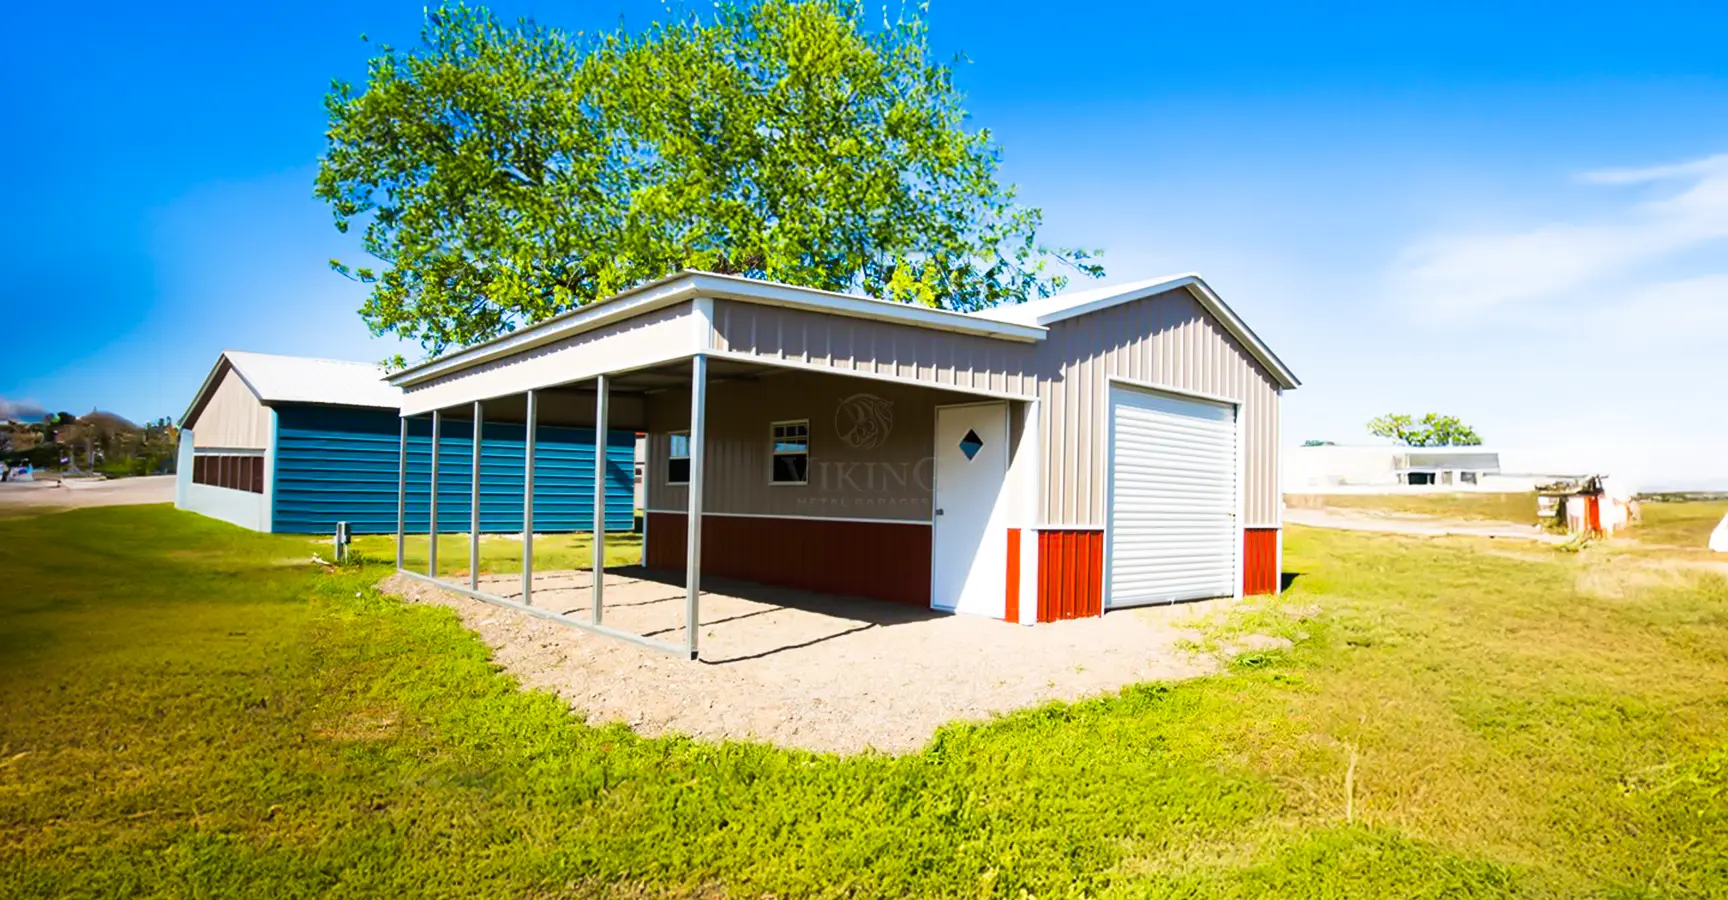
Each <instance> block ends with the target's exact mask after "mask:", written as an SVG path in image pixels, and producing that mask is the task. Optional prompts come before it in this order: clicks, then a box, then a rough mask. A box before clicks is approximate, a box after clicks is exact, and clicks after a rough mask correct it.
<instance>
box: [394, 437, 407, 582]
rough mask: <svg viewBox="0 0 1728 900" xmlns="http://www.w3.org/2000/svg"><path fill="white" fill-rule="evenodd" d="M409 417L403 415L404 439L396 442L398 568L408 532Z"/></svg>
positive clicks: (400, 566) (400, 564) (400, 565)
mask: <svg viewBox="0 0 1728 900" xmlns="http://www.w3.org/2000/svg"><path fill="white" fill-rule="evenodd" d="M407 519H408V417H407V416H403V417H402V439H401V440H400V441H398V442H397V444H396V568H398V569H400V568H402V541H403V540H404V535H406V534H407V533H408V526H407V524H406V522H407Z"/></svg>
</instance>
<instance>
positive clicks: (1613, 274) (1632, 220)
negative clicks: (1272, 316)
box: [1391, 155, 1728, 320]
mask: <svg viewBox="0 0 1728 900" xmlns="http://www.w3.org/2000/svg"><path fill="white" fill-rule="evenodd" d="M1580 180H1581V181H1583V182H1584V183H1586V184H1588V185H1592V186H1634V185H1665V184H1668V183H1671V182H1680V183H1681V186H1680V187H1679V188H1678V190H1677V191H1675V192H1673V193H1670V194H1668V195H1666V196H1663V197H1660V198H1658V199H1654V200H1643V201H1640V202H1630V203H1628V204H1626V205H1625V206H1624V207H1622V208H1620V209H1618V210H1614V211H1612V212H1610V213H1608V214H1605V215H1601V216H1597V217H1595V218H1594V219H1593V220H1592V221H1587V222H1550V223H1546V224H1543V225H1539V226H1536V227H1533V228H1528V229H1524V230H1507V231H1491V232H1481V233H1474V234H1458V235H1443V236H1439V237H1432V238H1428V239H1425V240H1422V241H1419V242H1417V243H1415V244H1413V245H1411V246H1410V247H1409V248H1407V249H1406V250H1405V251H1404V252H1403V253H1402V254H1401V255H1400V257H1399V258H1398V260H1397V261H1396V263H1395V264H1394V266H1393V271H1392V278H1391V282H1392V289H1393V291H1394V294H1395V295H1396V296H1397V297H1398V298H1399V299H1400V300H1401V301H1402V302H1404V303H1406V304H1409V305H1410V306H1411V308H1412V310H1413V311H1414V312H1415V313H1416V315H1418V316H1419V317H1420V318H1423V319H1434V320H1458V319H1465V320H1471V319H1481V318H1484V317H1486V316H1487V315H1488V314H1490V313H1508V312H1512V313H1516V312H1518V311H1520V310H1523V309H1527V308H1529V307H1532V306H1539V305H1541V304H1543V303H1544V302H1545V301H1554V300H1562V299H1568V300H1572V301H1574V302H1581V303H1585V304H1593V303H1594V301H1596V300H1597V299H1599V298H1600V297H1601V296H1603V293H1604V291H1601V290H1598V289H1602V288H1608V287H1610V286H1611V283H1612V282H1614V281H1615V280H1616V279H1623V278H1629V277H1630V276H1631V275H1633V274H1634V273H1635V272H1636V271H1637V270H1639V269H1640V268H1641V267H1644V266H1646V265H1649V264H1653V263H1656V262H1659V261H1661V260H1663V259H1666V258H1669V257H1672V256H1674V255H1677V254H1680V253H1683V252H1685V251H1688V250H1692V249H1694V248H1697V247H1700V246H1704V245H1707V244H1709V243H1712V242H1715V241H1720V240H1724V239H1728V155H1719V156H1712V157H1708V158H1705V159H1699V160H1693V161H1690V162H1684V163H1678V164H1673V165H1663V166H1653V167H1648V168H1642V169H1615V170H1604V171H1598V172H1589V173H1585V174H1584V175H1582V176H1580ZM1587 288H1588V289H1590V293H1591V295H1592V296H1588V297H1568V296H1567V295H1568V294H1572V293H1574V292H1581V291H1584V290H1585V289H1587Z"/></svg>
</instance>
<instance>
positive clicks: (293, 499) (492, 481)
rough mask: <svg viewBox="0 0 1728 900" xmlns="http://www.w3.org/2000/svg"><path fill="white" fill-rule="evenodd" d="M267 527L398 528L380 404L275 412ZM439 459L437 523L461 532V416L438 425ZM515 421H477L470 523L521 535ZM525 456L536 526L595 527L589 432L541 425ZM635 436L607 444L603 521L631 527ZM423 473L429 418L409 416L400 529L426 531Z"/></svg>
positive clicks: (392, 454) (464, 458)
mask: <svg viewBox="0 0 1728 900" xmlns="http://www.w3.org/2000/svg"><path fill="white" fill-rule="evenodd" d="M277 415H278V417H279V418H278V426H277V439H276V467H275V488H276V494H275V496H276V504H275V530H276V531H281V532H290V533H298V534H328V533H329V532H330V531H332V530H333V529H334V527H335V523H336V522H339V521H345V522H348V523H350V525H351V526H352V527H353V529H354V532H355V533H357V534H390V533H394V532H395V531H396V444H397V441H398V438H399V434H398V429H399V428H400V427H401V426H400V420H399V419H398V418H397V417H396V414H395V413H393V412H388V411H381V410H354V409H330V408H323V407H304V406H302V407H288V406H285V407H279V408H278V409H277ZM443 431H444V434H443V439H442V440H441V441H440V444H441V445H442V452H441V453H440V455H439V458H438V530H439V531H441V532H447V533H450V532H459V531H460V532H465V531H467V530H468V492H469V485H470V483H471V482H470V480H469V478H470V475H471V474H472V473H471V469H472V468H473V465H472V463H473V455H472V454H473V445H472V444H471V443H470V435H471V434H472V432H471V430H470V426H469V423H467V422H445V423H444V429H443ZM524 432H525V429H524V428H523V427H522V426H521V425H510V424H505V423H487V424H486V425H485V429H484V430H483V431H482V432H481V459H480V529H481V530H482V531H492V532H519V531H521V530H522V457H523V436H524ZM537 437H538V441H537V447H536V451H535V454H534V530H535V531H537V532H543V531H588V530H589V529H590V528H592V527H593V522H594V429H592V428H555V427H548V426H542V427H541V428H540V430H539V434H538V436H537ZM635 461H636V436H635V434H634V433H632V432H629V431H613V432H611V433H610V434H609V435H608V436H607V439H606V527H607V528H608V529H615V530H618V531H628V530H629V529H630V528H631V527H632V526H633V525H634V524H635V509H634V503H635V494H634V486H635ZM431 473H432V423H431V422H430V421H429V420H426V419H414V420H412V421H411V423H410V429H409V434H408V531H409V532H410V533H415V534H423V533H425V531H426V526H427V522H428V520H429V516H428V506H429V500H430V498H429V493H428V490H427V487H428V485H429V484H430V483H431Z"/></svg>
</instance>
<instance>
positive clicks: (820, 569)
mask: <svg viewBox="0 0 1728 900" xmlns="http://www.w3.org/2000/svg"><path fill="white" fill-rule="evenodd" d="M685 519H686V517H685V515H684V514H683V513H669V512H650V513H648V552H647V562H648V568H650V569H666V570H670V571H675V572H677V571H683V569H684V557H685V552H684V547H685V536H686V534H687V533H688V532H687V531H686V529H685V526H684V522H685ZM702 572H703V574H705V575H718V576H720V577H722V578H737V579H739V580H741V581H754V582H758V583H760V584H772V585H778V586H780V587H789V588H796V589H798V590H804V591H816V592H819V593H823V594H838V595H842V596H848V597H869V598H871V599H874V600H888V601H892V602H894V603H906V604H910V605H913V606H929V605H930V526H928V525H912V524H906V523H903V522H858V521H844V522H842V521H833V520H825V519H791V518H784V519H782V518H766V517H756V516H722V515H705V516H703V517H702Z"/></svg>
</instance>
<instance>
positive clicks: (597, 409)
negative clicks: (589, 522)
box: [591, 375, 611, 625]
mask: <svg viewBox="0 0 1728 900" xmlns="http://www.w3.org/2000/svg"><path fill="white" fill-rule="evenodd" d="M610 387H611V381H610V379H608V378H607V377H606V376H605V375H601V376H600V377H598V378H596V379H595V380H594V535H593V537H594V566H593V569H594V571H593V575H594V587H593V590H592V591H591V593H593V595H594V624H596V625H598V624H600V622H601V619H602V618H603V617H604V616H605V613H606V601H605V591H606V395H607V391H608V390H609V389H610Z"/></svg>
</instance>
